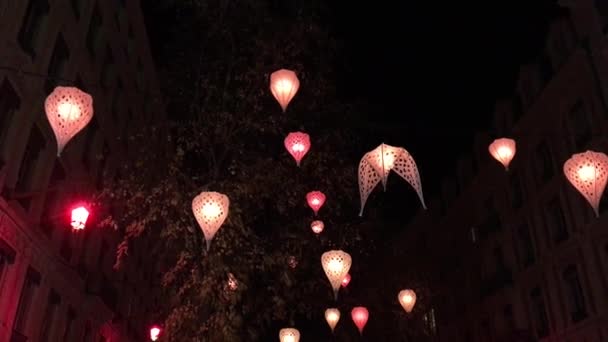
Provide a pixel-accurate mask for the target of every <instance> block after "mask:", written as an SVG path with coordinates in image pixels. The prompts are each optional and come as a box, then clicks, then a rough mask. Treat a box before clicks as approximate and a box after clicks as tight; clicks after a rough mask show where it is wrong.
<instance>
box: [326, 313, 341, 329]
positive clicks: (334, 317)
mask: <svg viewBox="0 0 608 342" xmlns="http://www.w3.org/2000/svg"><path fill="white" fill-rule="evenodd" d="M325 320H326V321H327V324H328V325H329V327H330V328H331V331H332V332H333V331H334V329H335V328H336V325H337V324H338V321H339V320H340V310H338V309H336V308H329V309H327V310H325Z"/></svg>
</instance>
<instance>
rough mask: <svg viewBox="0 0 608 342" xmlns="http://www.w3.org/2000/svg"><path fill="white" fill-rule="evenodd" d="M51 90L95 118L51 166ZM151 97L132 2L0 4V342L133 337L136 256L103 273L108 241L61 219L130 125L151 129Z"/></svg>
mask: <svg viewBox="0 0 608 342" xmlns="http://www.w3.org/2000/svg"><path fill="white" fill-rule="evenodd" d="M57 85H70V86H77V87H79V88H80V89H81V90H84V91H86V92H88V93H90V94H91V95H92V97H93V101H94V111H95V115H94V118H93V120H92V121H91V122H90V123H89V125H88V126H87V128H86V129H85V130H83V131H82V132H80V133H79V134H78V135H77V136H76V137H75V138H74V139H73V140H72V141H71V142H70V143H69V144H68V146H67V147H66V149H65V150H64V152H63V153H62V156H61V157H60V158H58V157H57V156H56V153H57V151H56V143H55V138H54V135H53V133H52V131H51V128H50V125H49V124H48V122H47V119H46V116H45V114H44V100H45V98H46V96H47V95H48V94H49V93H50V92H51V91H52V90H53V89H54V87H55V86H57ZM159 93H160V89H159V85H158V80H157V79H156V75H155V69H154V65H153V61H152V57H151V53H150V51H149V46H148V38H147V36H146V31H145V25H144V20H143V17H142V11H141V9H140V7H139V2H138V1H127V0H19V1H0V168H1V171H0V189H1V195H0V342H9V341H11V342H13V341H14V342H17V341H36V342H38V341H39V342H45V341H91V342H92V341H130V340H144V336H145V334H146V327H147V326H148V325H149V324H151V322H148V321H146V318H145V317H147V316H148V314H149V313H150V312H151V303H153V300H151V299H150V296H151V295H150V291H151V290H150V288H151V286H149V284H150V279H149V278H150V277H151V274H150V272H147V271H146V270H145V269H144V268H143V267H141V266H142V265H141V263H137V262H136V261H137V260H141V258H140V256H138V255H135V256H134V257H133V258H130V259H132V260H133V263H132V264H129V265H126V267H125V268H124V270H122V271H114V270H113V269H112V265H113V263H114V257H115V247H116V244H117V243H118V242H119V241H120V239H121V236H120V233H119V232H117V231H115V230H113V229H101V228H99V229H91V228H90V227H89V228H88V229H87V228H85V230H84V231H81V232H72V230H71V227H70V219H69V215H70V211H71V209H72V208H73V206H74V205H75V204H77V203H80V202H87V201H88V200H89V198H90V196H91V194H93V193H94V192H95V191H96V190H97V189H100V188H101V187H103V185H104V184H105V183H106V182H109V181H111V180H112V179H113V177H114V175H115V173H116V169H117V167H118V166H119V165H120V164H121V163H122V162H124V160H125V158H126V157H128V155H129V153H130V148H129V144H128V142H129V139H128V136H129V134H131V133H132V132H133V129H134V127H138V126H140V125H146V124H149V123H150V122H159V121H162V119H163V118H164V113H163V106H162V105H161V100H160V98H161V97H160V95H159ZM90 221H92V222H95V213H94V212H93V213H92V215H91V217H90ZM138 250H139V252H140V253H142V252H143V251H144V248H138Z"/></svg>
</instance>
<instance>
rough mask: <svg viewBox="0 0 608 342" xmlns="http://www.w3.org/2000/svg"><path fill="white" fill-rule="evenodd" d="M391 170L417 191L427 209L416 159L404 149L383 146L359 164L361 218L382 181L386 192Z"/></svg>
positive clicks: (368, 153) (367, 155)
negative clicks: (369, 199) (366, 204)
mask: <svg viewBox="0 0 608 342" xmlns="http://www.w3.org/2000/svg"><path fill="white" fill-rule="evenodd" d="M391 170H393V171H395V173H397V174H398V175H399V176H401V178H403V179H405V180H406V181H407V182H408V183H409V184H410V185H411V186H412V187H413V188H414V190H416V193H417V194H418V198H420V202H421V203H422V206H423V207H424V209H426V204H425V203H424V196H423V194H422V185H421V183H420V174H419V173H418V167H417V166H416V162H415V161H414V158H412V156H411V155H410V154H409V152H408V151H406V150H405V149H404V148H402V147H394V146H390V145H386V144H381V145H380V146H378V147H376V148H375V149H374V150H372V151H370V152H367V153H366V154H365V155H364V156H363V158H362V159H361V162H359V194H360V196H361V211H360V212H359V216H363V208H364V207H365V202H366V201H367V198H368V197H369V194H370V193H371V192H372V191H373V190H374V188H375V187H376V185H378V183H379V182H380V181H382V185H383V187H384V189H385V190H386V180H387V178H388V174H389V173H390V172H391Z"/></svg>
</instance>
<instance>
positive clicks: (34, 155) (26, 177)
mask: <svg viewBox="0 0 608 342" xmlns="http://www.w3.org/2000/svg"><path fill="white" fill-rule="evenodd" d="M45 146H46V140H45V139H44V136H43V135H42V132H41V131H40V128H38V125H36V124H34V125H32V129H31V130H30V137H29V140H28V142H27V146H26V147H25V151H24V152H23V157H22V159H21V166H20V167H19V174H18V176H17V184H15V189H16V190H17V191H19V192H25V191H27V190H29V189H30V186H31V184H30V183H31V181H32V180H33V177H34V174H35V171H36V169H35V168H36V164H37V162H38V158H39V157H40V154H41V153H42V150H43V149H44V148H45ZM30 200H31V198H29V197H28V198H25V199H20V203H21V205H22V206H23V207H24V209H26V210H28V209H29V205H30Z"/></svg>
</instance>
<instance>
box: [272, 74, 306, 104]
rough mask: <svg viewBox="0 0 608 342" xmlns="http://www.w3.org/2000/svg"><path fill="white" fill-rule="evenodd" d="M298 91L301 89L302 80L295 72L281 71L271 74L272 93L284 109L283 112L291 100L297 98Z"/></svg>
mask: <svg viewBox="0 0 608 342" xmlns="http://www.w3.org/2000/svg"><path fill="white" fill-rule="evenodd" d="M298 89H300V80H298V76H296V73H295V72H293V71H291V70H287V69H281V70H277V71H275V72H273V73H272V74H270V91H271V92H272V95H273V96H274V98H275V99H276V100H277V101H278V102H279V104H280V105H281V108H283V112H285V110H286V109H287V106H288V105H289V102H291V99H293V97H294V96H296V93H297V92H298Z"/></svg>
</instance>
